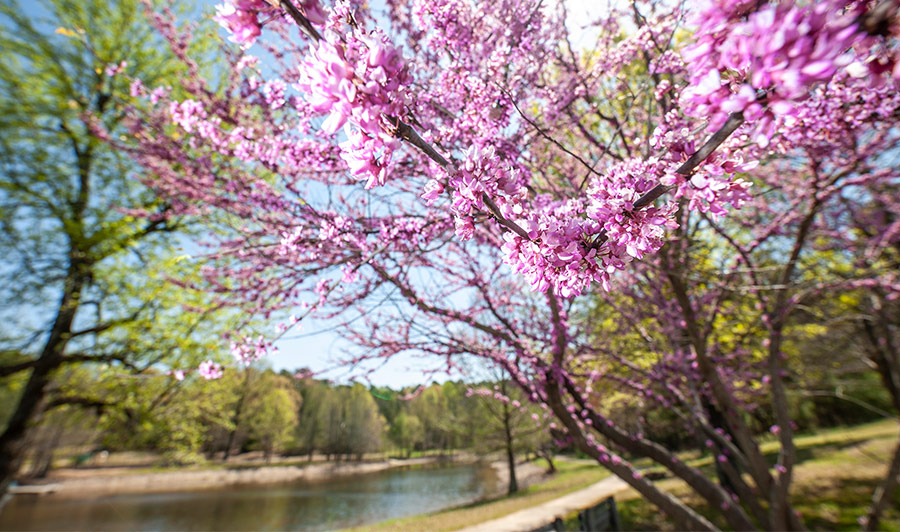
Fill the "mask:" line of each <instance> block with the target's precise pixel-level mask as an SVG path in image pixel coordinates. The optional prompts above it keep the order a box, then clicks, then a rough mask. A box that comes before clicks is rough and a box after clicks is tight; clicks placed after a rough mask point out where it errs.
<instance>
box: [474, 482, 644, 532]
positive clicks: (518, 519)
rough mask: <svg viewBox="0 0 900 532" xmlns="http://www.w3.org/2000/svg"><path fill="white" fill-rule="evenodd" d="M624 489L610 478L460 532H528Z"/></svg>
mask: <svg viewBox="0 0 900 532" xmlns="http://www.w3.org/2000/svg"><path fill="white" fill-rule="evenodd" d="M625 487H627V484H625V482H624V481H622V480H620V479H619V478H618V477H614V476H610V477H607V478H605V479H603V480H601V481H600V482H597V483H596V484H593V485H590V486H588V487H586V488H584V489H582V490H578V491H576V492H574V493H570V494H568V495H563V496H562V497H559V498H558V499H553V500H552V501H548V502H545V503H544V504H541V505H538V506H535V507H534V508H528V509H527V510H520V511H518V512H516V513H513V514H509V515H507V516H506V517H501V518H499V519H494V520H493V521H486V522H484V523H479V524H477V525H473V526H470V527H468V528H463V529H462V530H461V531H460V532H531V531H532V530H535V529H537V528H540V527H542V526H544V525H546V524H548V523H552V522H553V520H554V519H556V518H557V517H565V516H566V515H567V514H570V513H572V512H575V511H578V510H584V509H585V508H590V507H591V506H594V505H597V504H600V503H601V502H603V500H604V499H606V498H607V497H609V496H610V495H612V494H613V493H615V492H617V491H619V490H620V489H622V488H625Z"/></svg>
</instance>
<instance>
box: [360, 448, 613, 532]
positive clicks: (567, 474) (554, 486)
mask: <svg viewBox="0 0 900 532" xmlns="http://www.w3.org/2000/svg"><path fill="white" fill-rule="evenodd" d="M557 467H558V469H559V472H558V473H557V474H556V475H554V476H552V477H548V479H547V480H545V481H543V482H540V483H537V484H535V485H532V486H530V487H528V488H526V489H524V490H522V491H520V492H519V493H517V494H515V495H512V496H508V497H502V498H499V499H496V500H490V501H482V502H477V503H473V504H469V505H466V506H462V507H459V508H452V509H449V510H443V511H441V512H436V513H433V514H428V515H420V516H414V517H406V518H402V519H394V520H391V521H385V522H383V523H379V524H377V525H370V526H366V527H361V528H358V529H353V530H355V531H357V532H362V531H369V532H414V531H434V532H440V531H444V530H457V529H459V528H463V527H467V526H470V525H474V524H478V523H482V522H484V521H489V520H491V519H496V518H498V517H503V516H504V515H509V514H511V513H513V512H517V511H519V510H524V509H525V508H531V507H532V506H535V505H537V504H541V503H544V502H547V501H550V500H553V499H555V498H557V497H561V496H563V495H565V494H567V493H571V492H573V491H575V490H579V489H581V488H584V487H586V486H589V485H591V484H593V483H595V482H598V481H600V480H602V479H603V478H605V477H606V476H608V475H609V473H608V472H607V471H606V470H605V469H602V468H600V467H597V466H596V465H595V464H589V463H577V462H563V461H560V462H559V463H558V464H557Z"/></svg>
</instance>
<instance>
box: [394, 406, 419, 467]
mask: <svg viewBox="0 0 900 532" xmlns="http://www.w3.org/2000/svg"><path fill="white" fill-rule="evenodd" d="M389 434H390V437H391V440H393V442H394V444H395V445H397V446H398V447H400V450H402V451H406V457H407V458H409V457H410V455H412V452H413V451H414V450H415V449H416V447H418V446H420V445H422V443H423V442H424V441H425V427H424V425H422V422H421V421H420V420H419V418H417V417H416V416H413V415H409V414H407V413H406V412H401V413H400V414H399V415H398V416H397V417H396V418H394V423H393V424H392V425H391V428H390V432H389Z"/></svg>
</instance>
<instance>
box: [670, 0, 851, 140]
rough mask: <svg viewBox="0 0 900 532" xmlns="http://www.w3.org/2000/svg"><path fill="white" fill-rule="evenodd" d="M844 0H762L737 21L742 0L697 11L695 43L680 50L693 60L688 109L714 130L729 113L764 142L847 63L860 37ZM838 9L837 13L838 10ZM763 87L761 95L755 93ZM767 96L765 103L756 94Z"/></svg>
mask: <svg viewBox="0 0 900 532" xmlns="http://www.w3.org/2000/svg"><path fill="white" fill-rule="evenodd" d="M846 7H848V2H846V1H845V0H830V1H825V2H820V3H815V4H812V5H796V4H795V3H794V2H781V3H779V4H777V5H765V6H763V7H761V8H760V9H758V10H757V11H755V12H752V13H750V14H749V16H748V17H747V18H746V20H742V19H741V18H740V17H739V16H737V15H739V14H740V13H745V12H746V11H747V10H748V3H747V2H746V1H744V0H740V1H737V2H735V1H727V0H726V1H721V2H719V4H717V5H714V6H713V7H712V8H710V9H708V10H706V11H704V12H703V13H702V14H701V21H702V22H701V29H700V32H699V34H698V36H697V42H696V44H694V45H692V46H690V47H688V48H686V49H685V50H684V52H683V57H684V60H685V61H686V62H687V63H688V64H690V65H691V72H692V75H691V80H690V83H691V84H690V86H689V87H688V88H687V89H686V90H685V91H684V92H683V93H682V102H683V103H684V105H685V108H686V110H687V111H688V112H689V113H690V114H692V115H694V116H698V117H709V118H710V124H709V128H710V129H711V130H715V129H718V128H720V127H721V126H722V125H723V124H724V123H725V121H726V120H727V118H728V115H729V114H730V113H734V112H738V111H743V113H744V117H745V119H746V120H747V121H748V122H756V139H755V140H756V141H757V142H759V143H760V144H761V145H766V144H768V140H769V139H770V138H771V137H772V135H773V134H774V132H775V130H776V128H777V127H778V125H779V124H780V122H781V120H782V119H783V117H784V116H787V115H791V114H792V113H793V112H794V109H795V104H796V102H798V101H802V100H804V99H806V98H807V97H808V94H809V89H810V87H811V86H812V85H813V84H815V83H818V82H822V81H827V80H829V79H831V78H832V77H833V76H834V74H835V73H836V72H837V71H838V69H839V68H841V67H843V66H846V65H847V64H849V63H850V62H851V61H852V60H853V56H852V55H851V54H850V53H848V50H849V49H850V48H851V47H852V46H853V45H854V44H855V43H857V42H859V41H860V40H861V39H862V38H863V34H862V32H861V31H860V29H859V27H858V24H857V23H856V22H855V17H854V15H853V14H852V13H844V9H845V8H846ZM842 13H843V14H842ZM759 91H762V92H759ZM763 94H764V95H765V101H766V103H767V104H768V105H767V106H764V105H763V104H762V103H761V102H760V98H758V96H762V95H763Z"/></svg>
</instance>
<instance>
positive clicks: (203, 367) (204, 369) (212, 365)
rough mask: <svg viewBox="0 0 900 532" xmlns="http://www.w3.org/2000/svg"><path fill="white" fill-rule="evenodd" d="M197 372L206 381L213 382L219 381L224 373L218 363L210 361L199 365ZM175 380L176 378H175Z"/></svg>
mask: <svg viewBox="0 0 900 532" xmlns="http://www.w3.org/2000/svg"><path fill="white" fill-rule="evenodd" d="M197 372H198V373H199V374H200V376H201V377H203V378H204V379H206V380H208V381H209V380H215V379H221V378H222V375H224V374H225V372H224V371H223V369H222V365H221V364H219V363H218V362H213V361H212V360H205V361H203V362H201V363H200V367H199V368H198V369H197ZM176 378H177V376H176Z"/></svg>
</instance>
